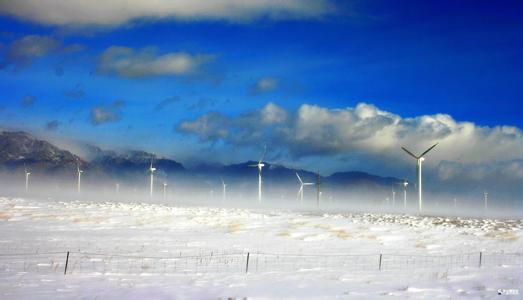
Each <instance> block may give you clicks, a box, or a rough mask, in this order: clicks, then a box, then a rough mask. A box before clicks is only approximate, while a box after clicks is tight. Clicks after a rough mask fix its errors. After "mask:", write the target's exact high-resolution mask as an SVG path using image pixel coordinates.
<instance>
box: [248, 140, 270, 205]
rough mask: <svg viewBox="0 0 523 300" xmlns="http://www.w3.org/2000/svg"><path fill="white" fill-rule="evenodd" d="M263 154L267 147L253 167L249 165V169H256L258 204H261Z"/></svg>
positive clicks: (265, 151)
mask: <svg viewBox="0 0 523 300" xmlns="http://www.w3.org/2000/svg"><path fill="white" fill-rule="evenodd" d="M265 153H267V145H265V147H264V150H263V154H262V156H261V158H260V160H259V161H258V163H257V164H255V165H249V167H256V168H258V203H261V201H262V169H263V167H265V164H264V163H263V159H264V158H265Z"/></svg>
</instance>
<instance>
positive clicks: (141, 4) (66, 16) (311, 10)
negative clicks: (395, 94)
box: [0, 0, 334, 26]
mask: <svg viewBox="0 0 523 300" xmlns="http://www.w3.org/2000/svg"><path fill="white" fill-rule="evenodd" d="M333 10H334V8H333V4H332V3H331V2H330V0H286V1H280V0H248V1H245V0H198V1H188V0H150V1H144V0H110V1H103V0H90V1H84V0H67V1H63V0H16V1H11V0H0V13H3V14H8V15H13V16H16V17H19V18H22V19H26V20H30V21H33V22H37V23H43V24H53V25H104V26H106V25H109V26H114V25H120V24H124V23H127V22H129V21H132V20H134V19H149V20H156V19H165V18H175V19H180V20H206V19H210V20H227V21H234V22H246V21H249V20H253V19H258V18H263V17H268V18H271V19H300V18H318V17H321V16H324V15H326V14H329V13H331V12H332V11H333Z"/></svg>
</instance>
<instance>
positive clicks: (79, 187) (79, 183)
mask: <svg viewBox="0 0 523 300" xmlns="http://www.w3.org/2000/svg"><path fill="white" fill-rule="evenodd" d="M83 172H84V171H83V170H81V169H80V163H77V164H76V173H77V175H78V183H77V190H78V194H80V193H81V192H82V173H83Z"/></svg>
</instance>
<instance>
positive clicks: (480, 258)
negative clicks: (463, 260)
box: [479, 251, 483, 268]
mask: <svg viewBox="0 0 523 300" xmlns="http://www.w3.org/2000/svg"><path fill="white" fill-rule="evenodd" d="M482 258H483V252H481V251H480V252H479V267H480V268H481V260H482Z"/></svg>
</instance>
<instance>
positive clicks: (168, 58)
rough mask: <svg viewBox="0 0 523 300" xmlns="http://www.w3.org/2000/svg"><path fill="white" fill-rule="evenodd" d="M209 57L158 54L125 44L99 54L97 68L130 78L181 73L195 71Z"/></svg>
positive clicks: (184, 54) (178, 74)
mask: <svg viewBox="0 0 523 300" xmlns="http://www.w3.org/2000/svg"><path fill="white" fill-rule="evenodd" d="M212 59H213V56H211V55H191V54H187V53H183V52H176V53H167V54H163V55H158V54H156V50H155V49H154V48H151V47H149V48H142V49H139V50H137V51H136V50H134V49H132V48H128V47H117V46H112V47H109V48H107V49H106V50H105V51H104V52H103V53H102V54H101V55H100V58H99V61H98V67H97V70H98V72H99V73H102V74H114V75H118V76H122V77H130V78H132V77H147V76H159V75H176V76H182V75H191V74H196V73H198V72H199V71H200V67H201V65H203V64H205V63H207V62H209V61H211V60H212Z"/></svg>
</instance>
